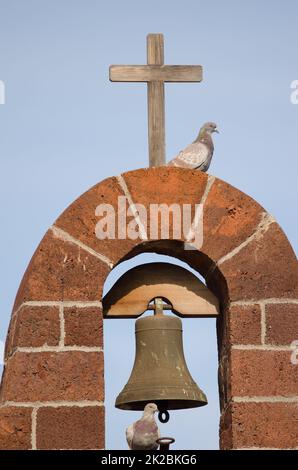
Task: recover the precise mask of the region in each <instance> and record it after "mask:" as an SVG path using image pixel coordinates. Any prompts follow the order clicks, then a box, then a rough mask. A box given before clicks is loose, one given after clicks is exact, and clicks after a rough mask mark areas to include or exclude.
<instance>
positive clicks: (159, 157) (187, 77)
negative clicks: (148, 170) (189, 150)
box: [110, 34, 202, 166]
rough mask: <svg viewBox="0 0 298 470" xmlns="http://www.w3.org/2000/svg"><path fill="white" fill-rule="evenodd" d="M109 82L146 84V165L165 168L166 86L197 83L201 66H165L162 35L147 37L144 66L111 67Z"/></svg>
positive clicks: (200, 75)
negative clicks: (165, 84) (176, 83)
mask: <svg viewBox="0 0 298 470" xmlns="http://www.w3.org/2000/svg"><path fill="white" fill-rule="evenodd" d="M110 80H111V82H147V95H148V140H149V165H150V166H162V165H165V97H164V83H165V82H200V81H202V67H201V65H164V39H163V35H162V34H148V36H147V65H111V66H110Z"/></svg>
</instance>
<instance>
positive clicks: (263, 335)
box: [260, 302, 266, 345]
mask: <svg viewBox="0 0 298 470" xmlns="http://www.w3.org/2000/svg"><path fill="white" fill-rule="evenodd" d="M260 309H261V343H262V344H263V345H264V344H265V343H266V313H265V305H264V303H263V302H262V303H261V304H260Z"/></svg>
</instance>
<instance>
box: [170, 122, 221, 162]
mask: <svg viewBox="0 0 298 470" xmlns="http://www.w3.org/2000/svg"><path fill="white" fill-rule="evenodd" d="M213 132H218V130H217V126H216V124H215V123H214V122H206V123H205V124H204V125H203V126H202V127H201V129H200V132H199V135H198V137H197V138H196V140H195V141H194V142H193V143H192V144H190V145H188V146H187V147H186V148H185V149H184V150H181V152H179V153H178V155H177V157H176V158H174V159H173V160H171V161H170V162H169V163H168V165H169V166H179V167H182V168H190V169H196V170H201V171H207V170H208V168H209V166H210V163H211V159H212V155H213V150H214V146H213V142H212V133H213Z"/></svg>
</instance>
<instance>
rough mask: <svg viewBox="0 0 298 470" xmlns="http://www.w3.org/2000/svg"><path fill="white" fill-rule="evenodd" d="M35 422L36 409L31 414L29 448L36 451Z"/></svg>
mask: <svg viewBox="0 0 298 470" xmlns="http://www.w3.org/2000/svg"><path fill="white" fill-rule="evenodd" d="M36 421H37V408H33V410H32V414H31V448H32V450H36Z"/></svg>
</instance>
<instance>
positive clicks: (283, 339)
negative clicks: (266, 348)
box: [265, 304, 298, 345]
mask: <svg viewBox="0 0 298 470" xmlns="http://www.w3.org/2000/svg"><path fill="white" fill-rule="evenodd" d="M265 312H266V343H268V344H278V345H290V344H291V343H292V341H294V340H298V304H271V305H266V310H265Z"/></svg>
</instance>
